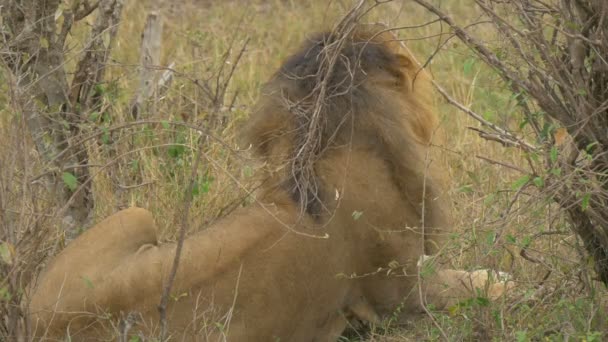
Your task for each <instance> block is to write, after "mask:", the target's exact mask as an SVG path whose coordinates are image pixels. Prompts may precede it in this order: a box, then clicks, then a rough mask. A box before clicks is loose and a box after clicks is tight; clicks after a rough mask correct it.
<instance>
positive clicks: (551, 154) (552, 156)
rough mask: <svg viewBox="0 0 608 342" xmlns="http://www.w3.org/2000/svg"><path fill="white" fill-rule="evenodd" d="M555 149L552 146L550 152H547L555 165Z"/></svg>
mask: <svg viewBox="0 0 608 342" xmlns="http://www.w3.org/2000/svg"><path fill="white" fill-rule="evenodd" d="M557 153H558V151H557V147H556V146H553V147H551V152H549V158H551V162H552V163H555V162H556V161H557Z"/></svg>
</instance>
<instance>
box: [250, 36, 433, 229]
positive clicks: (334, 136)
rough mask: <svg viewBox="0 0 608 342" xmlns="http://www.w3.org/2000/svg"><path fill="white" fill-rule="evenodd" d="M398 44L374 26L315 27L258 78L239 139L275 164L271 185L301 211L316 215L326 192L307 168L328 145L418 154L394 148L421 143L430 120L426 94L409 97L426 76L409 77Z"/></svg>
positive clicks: (390, 155)
mask: <svg viewBox="0 0 608 342" xmlns="http://www.w3.org/2000/svg"><path fill="white" fill-rule="evenodd" d="M395 44H396V45H395ZM398 46H400V45H399V42H395V40H394V37H393V36H392V34H389V33H386V32H384V31H382V30H379V29H378V28H377V27H376V26H365V25H361V26H358V27H357V28H356V29H354V31H353V32H351V33H350V34H347V35H341V34H336V33H333V32H325V33H321V34H317V35H315V36H313V37H312V38H310V39H307V41H306V42H305V43H304V44H303V46H302V47H301V48H300V49H299V50H298V52H297V53H295V54H294V55H292V56H291V57H289V58H287V60H286V61H285V62H284V63H283V65H282V66H281V68H280V69H279V71H278V72H277V73H276V74H275V75H274V76H273V77H272V78H271V80H270V81H269V82H268V83H267V84H266V85H265V87H264V89H263V95H262V98H261V100H260V102H259V103H258V105H257V107H256V109H255V110H254V111H253V113H252V115H251V118H250V120H249V122H248V124H247V126H246V127H245V130H244V138H245V141H246V143H248V144H251V146H253V149H254V151H255V153H256V154H257V155H259V156H261V157H262V158H263V159H264V160H265V161H266V163H268V164H269V165H272V167H273V168H274V169H280V170H281V171H280V172H276V174H275V175H274V179H275V180H276V184H277V185H278V186H279V187H281V188H283V189H285V190H287V191H288V192H289V193H290V194H291V196H292V198H293V200H294V201H296V202H297V203H299V204H300V205H301V208H302V212H306V213H308V214H310V215H313V216H315V217H320V216H322V215H323V213H324V212H325V210H324V202H325V201H324V199H326V197H327V196H332V193H331V191H330V190H331V189H324V185H323V184H321V181H320V178H319V177H318V174H317V172H318V170H317V169H316V168H315V163H316V161H318V160H319V159H321V158H323V156H324V153H325V151H327V149H328V148H332V147H336V146H343V145H346V144H353V143H355V144H365V145H366V146H369V147H370V148H371V149H372V150H374V151H376V152H377V153H378V154H380V155H381V156H382V157H383V159H385V160H387V161H388V162H390V163H392V164H393V165H392V166H393V168H402V167H404V165H403V163H409V161H405V160H403V161H399V159H401V158H407V159H412V158H413V159H414V160H415V159H416V158H418V157H417V156H416V155H415V154H416V152H414V154H412V153H410V155H409V156H401V155H400V154H401V153H400V152H399V151H395V148H397V149H404V150H408V148H407V146H405V147H404V146H403V144H407V145H412V148H410V149H412V150H414V151H415V150H416V149H413V146H414V145H416V146H418V145H420V144H427V143H428V141H429V139H430V135H431V132H430V130H431V129H430V128H429V127H430V126H433V125H434V124H435V119H434V115H433V113H432V112H431V111H430V105H429V102H428V95H426V94H425V95H423V96H413V95H414V93H418V92H422V93H424V92H426V88H425V89H422V88H424V87H420V89H418V88H419V87H418V83H421V82H422V83H424V82H425V81H428V78H426V77H425V76H424V75H425V74H423V73H422V74H421V76H420V77H417V76H415V74H417V73H418V72H420V68H419V66H418V64H417V63H415V61H413V60H412V59H411V56H409V55H405V54H404V53H403V52H402V51H400V50H399V49H400V48H398ZM414 79H416V82H415V83H416V87H415V88H414ZM408 94H409V95H408ZM408 116H409V117H408ZM396 145H397V146H396ZM398 145H401V146H398ZM395 154H398V156H396V155H395ZM396 159H397V161H395V160H396ZM415 167H417V166H415ZM332 191H333V190H332Z"/></svg>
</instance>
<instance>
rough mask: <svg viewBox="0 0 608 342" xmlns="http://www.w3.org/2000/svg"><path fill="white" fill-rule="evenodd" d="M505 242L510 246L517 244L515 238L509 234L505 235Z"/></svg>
mask: <svg viewBox="0 0 608 342" xmlns="http://www.w3.org/2000/svg"><path fill="white" fill-rule="evenodd" d="M506 239H507V242H508V243H512V244H516V243H517V239H516V238H515V236H513V235H511V234H507V237H506Z"/></svg>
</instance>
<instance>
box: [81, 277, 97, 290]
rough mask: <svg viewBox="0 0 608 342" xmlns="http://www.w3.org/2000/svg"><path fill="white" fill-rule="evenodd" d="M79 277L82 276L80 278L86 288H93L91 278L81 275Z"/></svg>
mask: <svg viewBox="0 0 608 342" xmlns="http://www.w3.org/2000/svg"><path fill="white" fill-rule="evenodd" d="M80 278H82V280H83V281H84V284H85V285H86V286H87V288H89V289H93V288H95V286H94V285H93V282H92V281H91V279H89V278H88V277H86V276H81V277H80Z"/></svg>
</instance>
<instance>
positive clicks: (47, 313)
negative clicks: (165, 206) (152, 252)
mask: <svg viewBox="0 0 608 342" xmlns="http://www.w3.org/2000/svg"><path fill="white" fill-rule="evenodd" d="M156 241H157V228H156V225H155V224H154V220H153V217H152V214H151V213H150V212H148V211H147V210H145V209H141V208H129V209H125V210H122V211H120V212H118V213H115V214H114V215H111V216H110V217H108V218H106V219H105V220H103V221H102V222H100V223H98V224H96V225H95V226H93V227H91V228H90V229H88V230H87V231H85V232H84V233H83V234H81V235H80V236H78V237H77V238H76V239H75V240H73V241H72V242H70V243H69V245H68V246H67V247H66V248H65V249H64V250H63V251H61V252H60V253H59V254H58V255H57V256H55V257H54V258H53V260H52V261H51V262H50V263H49V265H48V266H47V268H46V270H45V271H44V272H43V273H42V274H41V275H40V277H39V278H38V281H37V284H36V285H35V287H34V288H33V292H32V293H31V297H30V298H31V301H30V313H31V317H32V323H33V325H34V327H37V328H36V330H37V331H36V335H39V334H40V331H43V332H44V333H45V334H46V333H49V334H51V335H53V334H54V333H56V334H58V335H59V336H60V335H61V334H62V333H65V329H66V327H67V325H68V324H72V325H73V324H74V318H75V317H79V316H78V315H80V316H83V313H86V312H91V311H95V309H94V308H95V305H94V303H92V300H91V298H92V297H93V293H94V291H95V290H96V287H98V286H99V285H100V284H101V283H103V281H104V280H105V277H107V275H108V274H110V273H111V271H112V270H113V269H115V268H116V267H117V266H119V265H120V264H121V263H122V262H123V261H124V260H126V259H127V258H128V257H129V256H131V255H133V254H136V253H138V251H140V250H141V249H145V248H147V247H146V246H150V245H155V244H156ZM86 320H87V319H86V318H85V319H84V321H83V322H82V323H83V324H85V323H86ZM39 329H40V330H39Z"/></svg>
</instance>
